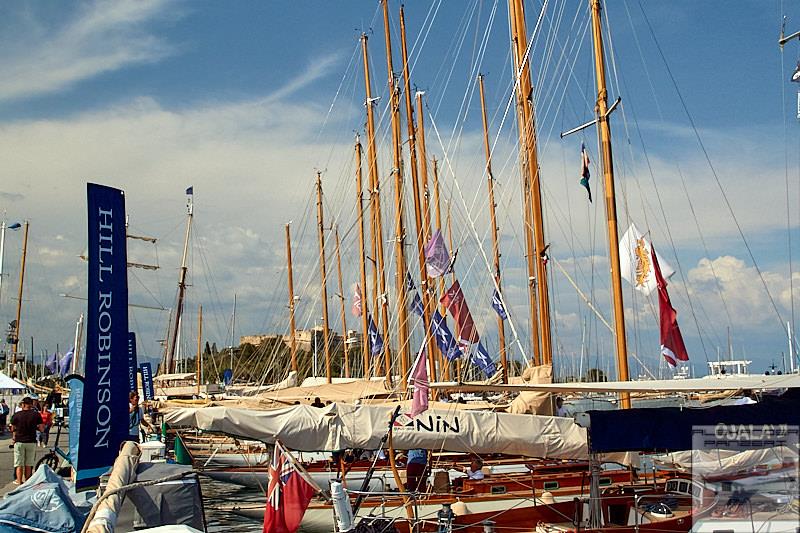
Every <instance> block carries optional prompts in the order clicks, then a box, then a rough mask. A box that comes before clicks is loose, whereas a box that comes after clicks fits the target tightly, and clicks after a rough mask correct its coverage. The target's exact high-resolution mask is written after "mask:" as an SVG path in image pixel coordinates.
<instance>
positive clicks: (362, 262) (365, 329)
mask: <svg viewBox="0 0 800 533" xmlns="http://www.w3.org/2000/svg"><path fill="white" fill-rule="evenodd" d="M356 196H357V202H358V210H357V212H358V247H359V252H360V255H359V265H358V266H359V274H360V276H361V357H362V359H363V362H364V379H369V358H370V353H369V325H368V324H367V316H368V314H369V305H368V304H367V302H369V298H367V294H368V293H367V253H366V249H365V246H364V245H365V238H364V187H363V180H362V172H361V140H360V139H359V138H358V135H356Z"/></svg>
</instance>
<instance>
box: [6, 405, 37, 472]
mask: <svg viewBox="0 0 800 533" xmlns="http://www.w3.org/2000/svg"><path fill="white" fill-rule="evenodd" d="M20 407H21V410H20V411H18V412H16V413H14V416H12V417H11V431H13V433H14V437H13V439H14V468H15V469H16V473H17V480H16V481H15V482H14V483H16V484H17V485H22V483H24V482H25V480H27V479H28V478H30V477H31V474H32V473H33V463H34V461H35V460H36V431H37V430H38V431H42V430H43V429H44V423H43V422H42V416H41V415H40V414H39V412H38V411H35V410H34V409H33V400H31V399H30V398H29V397H27V396H26V397H25V398H23V399H22V402H20Z"/></svg>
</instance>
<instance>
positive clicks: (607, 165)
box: [589, 0, 631, 409]
mask: <svg viewBox="0 0 800 533" xmlns="http://www.w3.org/2000/svg"><path fill="white" fill-rule="evenodd" d="M589 7H590V8H591V11H592V40H593V42H594V66H595V77H596V79H597V105H596V107H595V114H596V116H597V134H598V136H599V139H600V152H601V158H602V164H603V179H604V182H605V183H604V184H605V199H606V219H607V221H608V245H609V254H608V259H609V262H610V266H611V292H612V296H613V301H614V333H615V341H616V352H617V377H618V379H619V381H628V345H627V339H626V337H625V308H624V305H623V300H622V280H621V279H620V268H619V245H618V243H619V235H618V230H617V201H616V197H615V194H614V159H613V157H612V155H611V127H610V126H609V123H608V91H607V90H606V66H605V61H604V56H603V33H602V24H601V23H600V22H601V21H600V10H601V6H600V0H589ZM620 403H621V406H622V408H624V409H628V408H630V406H631V400H630V395H629V394H628V393H622V395H621V398H620Z"/></svg>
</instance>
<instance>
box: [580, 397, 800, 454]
mask: <svg viewBox="0 0 800 533" xmlns="http://www.w3.org/2000/svg"><path fill="white" fill-rule="evenodd" d="M798 401H800V389H790V390H789V391H787V392H785V393H784V394H782V395H781V396H777V397H770V396H764V397H763V399H762V400H761V401H760V402H758V403H754V404H751V405H725V406H715V407H705V408H681V407H658V408H651V409H647V408H644V409H625V410H616V411H589V412H588V413H587V415H588V416H589V418H590V420H591V423H590V428H589V434H590V436H591V442H592V450H593V451H595V452H600V453H608V452H620V451H644V452H671V451H682V450H691V449H693V448H694V446H693V443H692V435H693V431H694V428H695V427H696V426H712V427H719V431H720V433H721V434H722V435H726V434H728V433H731V432H732V433H733V435H734V437H736V438H731V439H730V440H731V442H730V446H731V448H730V449H740V448H741V445H740V441H741V438H739V437H738V436H737V435H738V433H740V432H741V431H750V430H751V428H752V429H755V430H760V429H761V428H764V427H765V426H770V427H774V428H777V430H780V431H796V428H797V426H799V425H800V410H798V409H797V406H798ZM781 428H783V429H781ZM793 428H794V429H793ZM742 438H743V437H742ZM774 445H775V444H774V443H772V442H771V441H770V440H769V439H767V440H764V441H763V442H759V441H755V440H752V441H750V446H751V447H753V448H755V447H762V448H763V447H771V446H774ZM717 447H719V448H721V449H725V448H726V447H725V446H717Z"/></svg>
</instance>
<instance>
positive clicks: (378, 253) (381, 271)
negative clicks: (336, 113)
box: [361, 34, 392, 387]
mask: <svg viewBox="0 0 800 533" xmlns="http://www.w3.org/2000/svg"><path fill="white" fill-rule="evenodd" d="M361 50H362V52H363V56H364V86H365V94H366V106H367V158H368V159H369V183H370V208H371V212H372V248H373V251H374V252H375V258H374V259H375V262H374V267H373V276H374V277H373V281H375V280H377V282H375V285H377V288H376V290H375V291H373V292H374V293H375V304H374V306H375V307H374V309H375V310H376V311H375V312H376V313H377V312H378V309H379V308H380V322H381V332H382V333H383V368H384V375H385V376H386V383H387V384H388V385H389V387H391V386H392V359H391V350H389V304H388V302H387V300H386V270H385V268H384V266H385V265H384V260H383V227H382V225H381V196H380V179H379V178H378V151H377V148H376V146H375V144H376V141H375V113H374V110H373V109H372V105H373V103H374V100H373V99H372V84H371V83H370V81H369V55H368V54H367V35H366V34H362V35H361ZM365 292H366V291H365ZM376 320H377V319H376Z"/></svg>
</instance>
